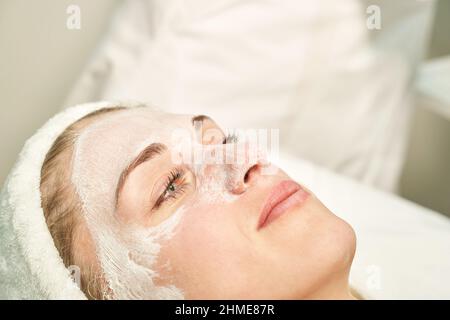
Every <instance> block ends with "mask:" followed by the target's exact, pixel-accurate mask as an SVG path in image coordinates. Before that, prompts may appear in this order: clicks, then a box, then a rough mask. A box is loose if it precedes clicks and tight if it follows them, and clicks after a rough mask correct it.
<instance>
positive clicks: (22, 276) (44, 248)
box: [0, 102, 450, 299]
mask: <svg viewBox="0 0 450 320" xmlns="http://www.w3.org/2000/svg"><path fill="white" fill-rule="evenodd" d="M113 105H114V104H113V103H108V102H100V103H91V104H86V105H82V106H78V107H74V108H70V109H67V110H66V111H64V112H62V113H60V114H58V115H56V116H55V117H53V118H52V119H50V120H49V121H48V122H47V123H46V124H45V125H44V126H43V127H42V128H41V129H40V130H39V131H38V132H37V133H36V134H35V135H34V136H33V137H31V138H30V139H29V140H28V141H27V142H26V144H25V146H24V148H23V150H22V152H21V153H20V155H19V158H18V160H17V163H16V164H15V166H14V168H13V170H12V171H11V173H10V174H9V176H8V178H7V180H6V182H5V185H4V186H3V188H2V190H1V192H0V299H5V298H8V299H13V298H16V299H17V298H27V299H31V298H34V299H40V298H42V299H47V298H50V299H84V298H85V296H84V294H83V293H82V292H81V291H80V290H79V289H78V287H77V286H76V285H75V284H74V282H73V281H72V279H71V277H70V274H69V271H68V270H67V269H66V268H65V267H64V264H63V261H62V259H61V258H60V256H59V255H58V251H57V250H56V247H55V245H54V243H53V240H52V238H51V235H50V233H49V231H48V228H47V225H46V222H45V218H44V215H43V211H42V208H41V206H40V191H39V185H40V171H41V167H42V164H43V161H44V159H45V155H46V154H47V152H48V150H49V149H50V147H51V145H52V144H53V142H54V141H55V139H56V137H57V136H58V135H59V134H61V133H62V132H63V130H64V129H65V128H66V127H67V126H68V125H70V124H71V123H73V122H74V121H76V120H78V119H79V118H81V117H82V116H84V115H86V114H88V113H90V112H92V111H94V110H97V109H99V108H102V107H108V106H113ZM281 167H282V168H283V169H285V170H286V171H287V172H288V173H289V174H291V176H292V177H293V178H294V179H296V180H298V181H299V182H300V183H303V184H305V185H306V186H308V187H309V188H311V190H313V191H314V192H315V193H316V194H317V195H318V197H319V198H320V199H321V200H322V201H323V202H324V203H325V204H326V205H327V206H329V207H330V208H331V209H332V210H333V211H334V212H335V213H336V214H338V215H339V216H341V217H342V218H344V219H345V220H347V221H348V222H350V224H351V225H352V226H353V227H354V228H355V230H356V233H357V237H358V247H357V252H356V257H355V262H354V266H353V268H352V272H351V284H352V285H353V286H354V287H355V289H356V290H357V291H358V292H360V293H361V294H363V295H364V296H365V297H366V298H373V299H379V298H385V299H391V298H399V299H408V298H446V299H449V298H450V286H448V285H446V284H448V283H450V258H449V255H448V253H449V252H450V221H449V220H448V219H447V218H445V217H443V216H440V215H438V214H436V213H434V212H432V211H430V210H427V209H424V208H421V207H419V206H417V205H414V204H412V203H409V202H407V201H405V200H401V199H399V198H397V197H395V196H393V195H388V194H385V193H382V192H379V191H374V190H372V189H370V188H369V187H366V186H362V185H360V184H358V183H356V182H354V181H351V180H349V179H348V178H344V177H340V176H338V175H336V174H334V173H331V172H329V171H328V170H325V169H321V168H319V167H317V166H316V165H313V164H311V163H309V162H307V161H303V160H300V159H298V158H296V157H288V156H282V157H281Z"/></svg>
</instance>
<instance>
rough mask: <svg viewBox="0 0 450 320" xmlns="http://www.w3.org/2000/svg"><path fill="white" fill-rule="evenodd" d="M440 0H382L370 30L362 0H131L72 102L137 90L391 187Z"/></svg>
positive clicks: (135, 95) (138, 95) (128, 95)
mask: <svg viewBox="0 0 450 320" xmlns="http://www.w3.org/2000/svg"><path fill="white" fill-rule="evenodd" d="M433 2H434V1H409V0H399V1H395V5H394V4H393V2H392V1H383V0H377V1H375V2H374V3H375V4H378V5H379V7H380V9H381V14H382V15H381V18H382V21H381V23H382V24H381V26H382V28H381V30H372V31H371V30H369V29H368V28H367V27H366V18H367V17H368V16H369V15H368V14H366V12H365V11H366V8H367V7H368V6H369V4H373V3H372V2H370V3H369V1H361V0H341V1H335V0H316V1H310V0H287V1H282V2H280V1H277V0H269V1H245V0H216V1H210V0H194V1H189V2H185V1H181V0H131V1H127V2H125V3H124V5H123V6H122V7H121V8H120V10H119V11H118V13H117V16H116V19H115V20H114V23H113V24H112V28H111V30H110V32H109V34H108V36H107V37H106V38H105V39H104V41H103V42H102V44H101V46H99V48H98V50H97V51H96V54H95V55H94V56H93V58H92V61H90V63H89V64H88V66H87V67H86V69H85V70H84V72H83V73H82V75H81V77H80V79H79V81H78V83H77V84H76V86H75V88H74V90H73V92H72V94H71V95H70V97H69V98H68V100H67V101H68V102H67V104H68V105H73V104H76V103H81V102H86V101H94V100H103V99H106V100H108V99H137V100H140V101H149V102H151V103H152V104H154V105H157V106H159V107H160V108H162V109H163V110H168V111H175V112H180V113H186V112H189V113H198V114H207V115H210V116H213V117H214V118H216V119H217V121H219V122H220V124H222V126H224V127H229V128H279V129H280V130H281V131H280V147H281V149H282V150H286V151H288V152H290V153H292V154H295V155H297V156H301V157H302V158H306V159H308V160H311V161H313V162H315V163H317V164H320V165H322V166H325V167H328V168H330V169H332V170H334V171H336V172H339V173H343V174H345V175H348V176H350V177H353V178H356V179H358V180H360V181H364V182H366V183H368V184H372V185H376V186H378V187H380V188H382V189H385V190H390V191H394V190H395V189H396V185H397V181H398V176H399V173H400V170H401V166H402V163H403V158H404V149H405V144H406V138H407V130H408V127H409V123H410V113H411V101H410V96H411V92H410V81H411V76H412V75H413V70H414V68H415V64H416V63H417V62H418V61H420V56H421V55H420V53H421V52H422V51H423V48H424V45H425V43H426V40H427V37H428V33H427V30H428V25H429V23H430V19H429V17H430V16H431V10H430V8H432V6H433ZM394 22H395V23H394ZM411 30H414V31H411ZM406 32H414V41H410V42H409V43H408V44H405V43H404V41H403V40H404V39H406V37H407V36H410V35H408V34H406ZM392 34H393V35H395V36H396V37H395V39H393V38H392V37H390V36H389V35H392ZM404 47H405V48H406V49H403V48H404Z"/></svg>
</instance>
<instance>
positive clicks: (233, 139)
mask: <svg viewBox="0 0 450 320" xmlns="http://www.w3.org/2000/svg"><path fill="white" fill-rule="evenodd" d="M238 140H239V137H238V136H237V135H236V134H235V133H233V134H231V133H230V134H228V135H227V136H226V137H225V138H224V139H223V141H222V144H228V143H236V142H238Z"/></svg>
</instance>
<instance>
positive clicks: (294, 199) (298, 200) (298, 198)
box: [258, 180, 309, 229]
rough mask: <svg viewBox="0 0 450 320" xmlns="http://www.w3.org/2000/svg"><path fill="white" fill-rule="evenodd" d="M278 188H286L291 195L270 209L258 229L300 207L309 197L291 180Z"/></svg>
mask: <svg viewBox="0 0 450 320" xmlns="http://www.w3.org/2000/svg"><path fill="white" fill-rule="evenodd" d="M280 187H281V188H287V189H288V190H290V192H292V193H290V194H289V193H288V195H287V197H286V198H284V199H283V200H281V201H280V202H278V203H277V204H276V205H275V206H273V207H272V209H271V210H270V212H269V213H268V214H267V216H266V218H265V219H264V220H263V221H261V222H260V224H259V227H258V229H260V228H262V227H264V226H266V225H268V224H270V223H271V222H273V221H274V220H275V219H277V218H279V217H280V216H281V215H283V214H284V213H286V212H288V211H289V210H290V209H292V208H294V207H298V206H300V205H301V204H303V203H304V202H305V201H306V199H307V198H308V196H309V193H308V192H306V190H304V189H303V188H302V187H301V186H300V185H299V184H298V183H296V182H294V181H292V180H288V181H283V182H282V183H281V184H280V186H278V188H280ZM276 188H277V187H276Z"/></svg>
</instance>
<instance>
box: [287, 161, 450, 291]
mask: <svg viewBox="0 0 450 320" xmlns="http://www.w3.org/2000/svg"><path fill="white" fill-rule="evenodd" d="M280 164H281V166H282V167H283V168H285V169H286V171H287V172H288V173H289V174H290V175H291V176H292V177H293V178H294V179H296V180H298V181H299V182H300V183H303V184H304V185H305V186H307V187H309V188H311V190H313V191H314V193H315V194H316V195H317V196H318V197H319V199H321V200H322V202H324V203H325V205H326V206H327V207H329V208H330V209H331V210H332V211H333V212H334V213H336V214H337V215H339V216H340V217H342V218H343V219H345V220H346V221H348V222H349V223H350V224H351V225H352V226H353V228H354V229H355V231H356V235H357V239H358V241H357V250H356V256H355V260H354V264H353V267H352V270H351V274H350V282H351V284H352V285H353V286H354V288H355V289H356V290H357V291H358V292H360V293H361V294H362V295H363V296H364V297H366V298H369V299H450V219H448V218H447V217H445V216H443V215H441V214H438V213H436V212H433V211H431V210H428V209H426V208H423V207H420V206H418V205H416V204H414V203H412V202H409V201H406V200H404V199H401V198H399V197H397V196H395V195H392V194H387V193H384V192H381V191H378V190H375V189H372V188H371V187H368V186H365V185H361V184H359V183H357V182H355V181H352V180H350V179H348V178H345V177H342V176H338V175H336V174H334V173H332V172H330V171H328V170H326V169H322V168H319V167H317V166H315V165H313V164H311V163H309V162H306V161H304V160H301V159H297V158H295V157H292V156H288V155H283V156H282V157H281V160H280Z"/></svg>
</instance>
